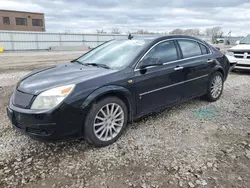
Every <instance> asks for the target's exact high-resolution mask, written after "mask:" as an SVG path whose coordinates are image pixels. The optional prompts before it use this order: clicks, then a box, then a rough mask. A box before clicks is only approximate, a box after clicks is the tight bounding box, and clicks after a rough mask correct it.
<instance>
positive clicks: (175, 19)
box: [0, 0, 250, 36]
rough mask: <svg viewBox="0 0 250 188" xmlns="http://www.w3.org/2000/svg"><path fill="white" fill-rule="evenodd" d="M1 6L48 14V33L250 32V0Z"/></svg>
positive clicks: (26, 1) (6, 2)
mask: <svg viewBox="0 0 250 188" xmlns="http://www.w3.org/2000/svg"><path fill="white" fill-rule="evenodd" d="M0 9H7V10H20V11H31V12H42V13H45V24H46V31H47V32H65V31H67V32H72V33H79V32H80V33H93V32H96V30H97V29H103V30H104V31H107V32H110V31H111V30H112V28H119V29H120V30H121V31H122V32H127V31H130V32H133V31H137V30H138V29H145V30H148V31H154V32H169V31H171V30H173V29H176V28H181V29H188V28H199V29H201V30H205V29H206V28H211V27H215V26H220V27H222V28H223V31H224V33H225V34H227V33H228V32H229V31H232V35H233V36H239V35H240V36H245V35H247V34H249V33H250V0H173V1H172V0H171V1H170V0H22V1H20V0H1V3H0Z"/></svg>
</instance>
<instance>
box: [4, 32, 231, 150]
mask: <svg viewBox="0 0 250 188" xmlns="http://www.w3.org/2000/svg"><path fill="white" fill-rule="evenodd" d="M130 39H131V40H129V39H127V40H124V39H123V40H112V41H109V42H107V43H104V44H102V45H100V46H98V47H97V48H95V49H93V50H91V51H89V52H88V53H86V54H84V55H83V56H81V57H80V58H78V59H76V60H73V61H72V62H71V63H66V64H62V65H58V66H56V67H51V68H47V69H44V70H40V71H37V72H34V73H31V74H29V75H27V76H26V77H24V78H23V79H22V80H21V81H20V82H19V83H18V85H17V88H16V90H15V92H14V94H13V96H12V97H11V99H10V104H9V107H8V109H7V112H8V116H9V118H10V119H11V121H12V123H13V125H14V126H15V127H16V128H18V129H20V130H21V131H23V132H25V133H26V134H28V135H30V136H31V137H33V138H36V139H43V140H58V139H66V138H72V137H74V138H75V137H84V138H85V139H86V140H87V141H88V142H90V143H92V144H94V145H95V146H105V145H108V144H111V143H113V142H114V141H116V140H117V139H118V138H119V137H120V136H121V134H122V132H123V130H124V128H125V126H126V125H127V123H128V122H130V121H132V120H133V119H136V118H139V117H141V116H143V115H146V114H148V113H151V112H153V111H155V110H158V109H162V108H166V107H167V106H171V105H174V104H175V103H177V102H180V101H183V100H187V99H190V98H194V97H199V96H205V97H206V98H207V100H208V101H211V102H213V101H216V100H218V99H219V98H220V96H221V94H222V91H223V84H224V81H225V80H226V78H227V75H228V71H229V67H230V64H229V61H228V59H227V58H226V57H225V55H223V54H222V53H221V52H219V51H218V50H217V49H215V48H214V47H212V46H210V45H208V44H207V43H206V42H204V41H202V40H199V39H197V38H194V37H190V36H184V35H180V36H179V35H171V36H164V37H157V38H138V39H132V37H131V36H130Z"/></svg>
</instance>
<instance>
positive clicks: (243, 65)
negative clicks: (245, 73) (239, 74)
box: [236, 63, 250, 67]
mask: <svg viewBox="0 0 250 188" xmlns="http://www.w3.org/2000/svg"><path fill="white" fill-rule="evenodd" d="M236 66H240V67H250V65H247V64H238V63H237V65H236Z"/></svg>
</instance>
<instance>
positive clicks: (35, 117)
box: [7, 98, 84, 141]
mask: <svg viewBox="0 0 250 188" xmlns="http://www.w3.org/2000/svg"><path fill="white" fill-rule="evenodd" d="M7 115H8V117H9V119H10V121H11V123H12V125H13V127H14V128H15V129H18V130H19V131H21V132H22V133H24V134H26V135H28V136H30V137H31V138H33V139H36V140H44V141H57V140H67V139H71V138H80V137H82V136H83V129H82V127H83V126H82V123H83V120H84V118H83V117H84V116H83V112H82V110H81V109H78V108H74V107H72V106H71V105H67V104H62V105H61V106H60V107H58V108H56V109H54V110H50V111H37V110H31V109H23V108H19V107H16V106H14V105H13V103H12V98H11V100H10V104H9V106H8V107H7Z"/></svg>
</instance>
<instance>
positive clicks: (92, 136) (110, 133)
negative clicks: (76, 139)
mask: <svg viewBox="0 0 250 188" xmlns="http://www.w3.org/2000/svg"><path fill="white" fill-rule="evenodd" d="M107 108H108V109H109V110H108V109H107ZM112 109H113V114H115V115H113V116H112V115H111V114H112V113H111V112H112ZM101 110H102V111H101ZM116 110H117V112H116ZM109 112H110V115H108V114H109ZM119 114H120V115H119ZM105 115H106V116H105ZM118 115H119V116H118ZM97 116H98V117H97ZM109 116H110V117H109ZM115 116H118V117H117V118H116V117H115ZM99 118H100V119H99ZM115 120H116V121H115ZM127 121H128V109H127V106H126V104H125V103H124V102H123V101H122V100H120V99H119V98H117V97H106V98H103V99H101V100H100V101H97V102H96V103H94V104H93V105H92V106H91V108H90V110H89V112H88V115H87V116H86V119H85V123H84V137H85V140H86V141H87V142H89V143H90V144H92V145H94V146H96V147H102V146H107V145H110V144H112V143H114V142H115V141H116V140H117V139H118V138H119V137H120V136H121V135H122V133H123V131H124V129H125V127H126V125H127ZM95 124H96V125H95ZM118 124H119V126H118ZM105 130H106V131H105ZM115 130H116V131H115ZM103 131H104V132H103ZM106 135H107V136H106Z"/></svg>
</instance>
